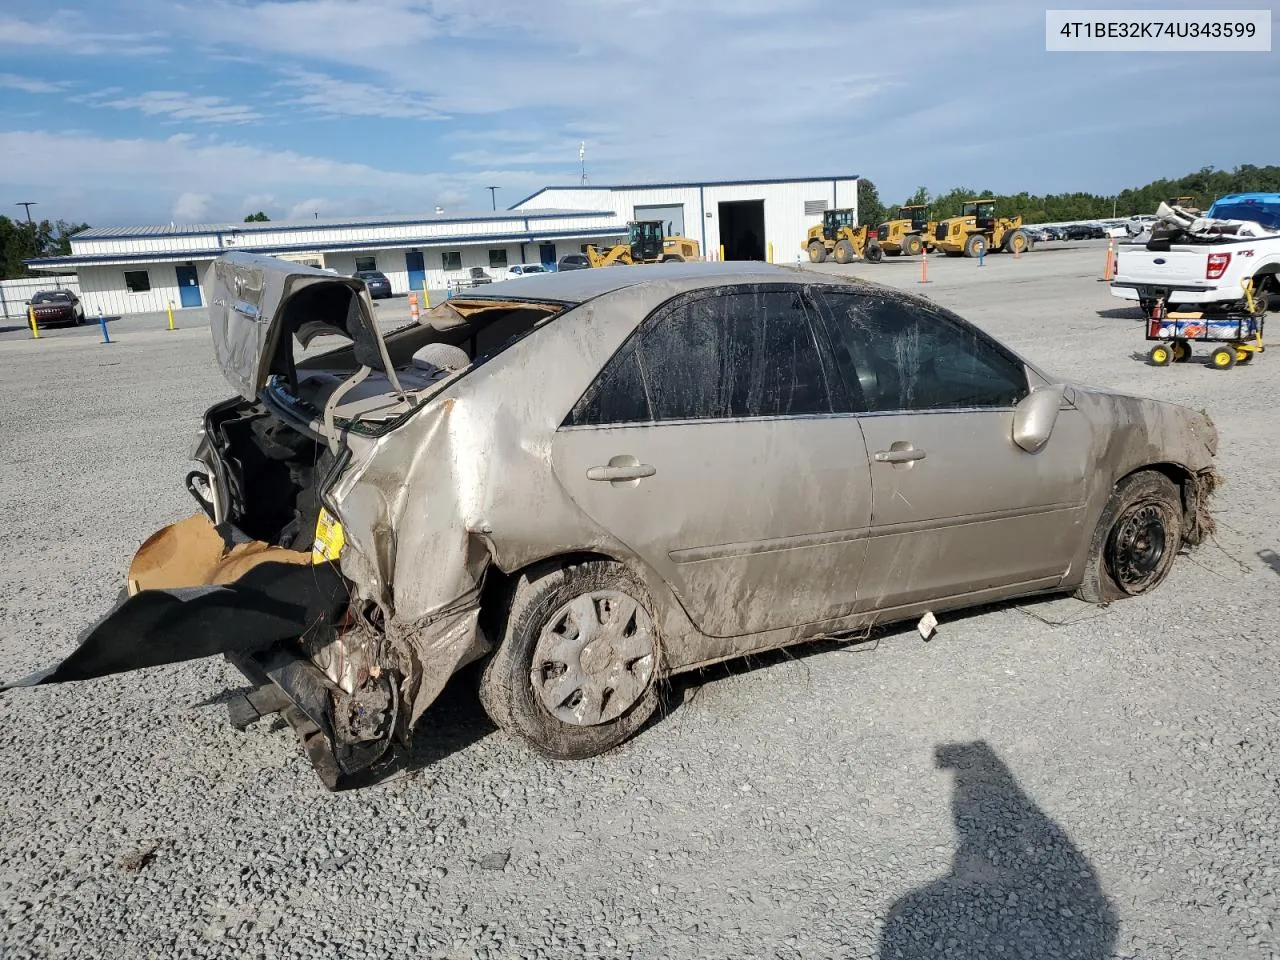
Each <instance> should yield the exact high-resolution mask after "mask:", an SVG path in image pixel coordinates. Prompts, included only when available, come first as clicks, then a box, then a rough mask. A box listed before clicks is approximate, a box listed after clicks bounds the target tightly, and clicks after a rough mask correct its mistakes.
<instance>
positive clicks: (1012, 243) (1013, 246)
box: [1004, 230, 1031, 254]
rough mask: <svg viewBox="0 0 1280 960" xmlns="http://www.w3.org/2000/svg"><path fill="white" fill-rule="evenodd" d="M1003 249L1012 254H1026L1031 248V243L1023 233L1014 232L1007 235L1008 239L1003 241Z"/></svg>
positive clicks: (1019, 231) (1020, 231)
mask: <svg viewBox="0 0 1280 960" xmlns="http://www.w3.org/2000/svg"><path fill="white" fill-rule="evenodd" d="M1004 248H1005V250H1007V251H1008V252H1009V253H1012V254H1022V253H1026V252H1027V250H1029V249H1030V248H1031V241H1030V240H1028V239H1027V235H1026V233H1025V232H1024V231H1022V230H1015V231H1013V233H1011V234H1009V239H1008V240H1006V241H1005V244H1004Z"/></svg>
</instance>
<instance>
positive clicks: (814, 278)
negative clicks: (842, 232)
mask: <svg viewBox="0 0 1280 960" xmlns="http://www.w3.org/2000/svg"><path fill="white" fill-rule="evenodd" d="M535 266H536V264H535ZM671 280H675V281H683V282H682V284H681V285H682V286H684V287H685V288H686V289H696V288H698V287H714V286H716V285H717V284H720V283H749V282H752V281H754V282H756V283H770V282H773V283H779V282H786V283H834V284H843V283H847V282H850V281H852V282H855V283H860V282H862V281H857V280H855V279H854V278H848V279H847V280H846V278H844V277H836V276H832V275H830V274H822V273H818V272H816V271H812V270H797V269H796V268H795V267H780V266H774V265H772V264H768V263H759V262H752V261H728V262H724V261H713V262H709V263H703V262H702V261H693V262H689V263H649V264H641V265H636V266H615V267H597V268H595V269H592V270H569V271H566V272H564V273H560V272H558V271H551V270H549V271H547V272H545V273H541V274H539V275H537V276H535V277H530V278H529V280H528V282H527V283H526V282H524V281H522V282H521V286H520V290H519V293H512V292H511V291H510V290H504V291H503V292H502V299H503V300H526V299H527V300H555V301H559V302H561V303H584V302H586V301H587V300H591V299H593V298H595V297H599V296H602V295H604V294H606V293H612V292H613V291H615V290H621V289H623V288H624V287H633V286H636V285H637V284H644V283H662V282H664V281H671ZM886 289H887V288H886ZM495 296H496V294H495Z"/></svg>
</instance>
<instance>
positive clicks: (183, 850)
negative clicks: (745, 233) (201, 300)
mask: <svg viewBox="0 0 1280 960" xmlns="http://www.w3.org/2000/svg"><path fill="white" fill-rule="evenodd" d="M1055 247H1057V249H1055ZM1102 257H1103V252H1102V248H1101V246H1100V245H1097V244H1078V245H1072V247H1071V248H1069V249H1062V245H1054V244H1050V245H1046V246H1044V247H1041V248H1039V249H1037V250H1036V251H1035V252H1034V253H1032V254H1030V255H1028V256H1024V257H1022V258H1020V259H1018V260H1016V261H1015V260H1013V259H1012V258H1009V257H1004V256H992V257H990V258H988V260H987V261H986V265H985V266H984V267H982V268H978V267H977V266H976V265H975V264H974V262H973V261H970V260H943V259H941V258H935V259H931V261H930V264H929V268H930V274H931V277H932V279H933V280H934V282H933V283H931V284H929V285H928V286H927V287H921V286H919V285H918V284H916V282H915V281H916V279H917V276H918V270H919V265H918V262H911V261H886V262H885V263H883V264H880V265H878V266H871V265H857V266H854V267H851V268H838V267H830V268H826V267H824V268H823V269H830V270H833V271H837V272H838V271H841V270H850V271H852V272H855V273H858V274H861V275H865V276H868V277H874V278H876V279H881V280H885V281H887V282H890V283H898V284H900V285H902V286H904V287H910V288H911V289H915V290H923V291H925V292H926V293H927V294H928V295H929V296H931V297H933V298H935V299H936V300H937V301H939V302H940V303H943V304H946V305H948V306H951V307H953V308H955V309H956V310H958V311H959V312H960V313H962V314H963V315H965V316H967V317H969V318H970V319H972V320H975V321H976V322H978V323H979V324H980V325H981V326H983V327H985V328H986V329H988V330H989V331H991V332H992V333H994V334H996V335H997V336H999V337H1001V338H1003V339H1004V340H1006V341H1007V342H1008V343H1010V344H1011V345H1012V346H1014V347H1015V348H1017V349H1019V350H1021V351H1023V352H1024V353H1025V354H1027V355H1028V356H1030V357H1031V358H1033V359H1035V360H1037V361H1039V362H1041V363H1043V364H1045V365H1046V366H1048V367H1050V368H1052V369H1056V370H1058V371H1061V372H1062V373H1063V374H1065V375H1067V376H1070V377H1072V378H1076V379H1082V380H1088V381H1092V382H1095V383H1098V384H1102V385H1106V386H1113V387H1122V388H1125V389H1127V390H1130V391H1133V392H1140V393H1145V394H1148V395H1152V396H1156V397H1161V398H1166V399H1170V400H1175V401H1179V402H1182V403H1187V404H1190V405H1192V406H1195V407H1197V408H1204V409H1207V410H1208V411H1209V413H1210V414H1211V415H1212V416H1213V418H1214V419H1215V421H1216V422H1217V424H1218V427H1219V430H1220V432H1221V439H1222V446H1221V453H1220V464H1221V469H1222V472H1223V473H1224V474H1225V475H1226V478H1227V484H1226V486H1224V487H1223V488H1222V490H1221V492H1220V495H1219V497H1218V501H1217V509H1218V516H1219V523H1220V530H1219V535H1218V538H1217V541H1216V542H1214V543H1209V544H1206V545H1205V546H1204V547H1202V548H1201V549H1200V550H1198V551H1197V552H1196V553H1195V554H1194V555H1192V556H1190V557H1185V558H1183V559H1181V560H1180V561H1179V563H1178V565H1177V567H1176V568H1175V571H1174V574H1173V576H1172V577H1171V579H1170V580H1169V581H1168V582H1167V583H1166V584H1165V585H1164V586H1163V587H1162V588H1161V589H1160V590H1158V591H1157V592H1156V593H1155V594H1154V595H1151V596H1148V597H1145V598H1141V599H1136V600H1130V601H1126V602H1123V603H1119V604H1115V605H1113V606H1111V607H1110V608H1107V609H1098V608H1093V607H1088V606H1085V605H1083V604H1080V603H1078V602H1076V601H1074V600H1070V599H1058V600H1051V601H1040V602H1034V603H1026V604H1021V605H1004V606H1000V607H996V608H993V609H987V610H984V611H980V612H974V613H970V614H968V615H951V616H947V617H944V618H943V622H942V624H941V627H940V629H939V632H938V635H937V636H936V637H935V638H934V639H933V640H932V641H931V642H930V643H928V644H925V643H922V642H921V640H920V638H919V636H918V635H917V634H916V633H915V631H914V629H912V628H911V627H909V626H904V627H902V628H898V629H891V630H889V631H888V632H887V633H885V634H883V635H882V636H880V637H879V638H878V639H877V640H876V641H875V642H872V643H867V644H863V645H858V646H851V647H839V646H836V645H818V646H816V647H813V648H809V649H804V650H798V651H793V652H792V654H791V655H779V656H774V657H767V658H763V659H759V660H755V661H753V662H752V663H750V664H745V663H738V664H733V665H730V666H727V667H724V668H720V669H716V670H712V671H708V672H706V673H703V674H699V675H697V676H694V677H692V678H689V679H688V680H687V681H682V682H680V683H679V684H678V685H677V686H676V687H675V688H674V689H673V690H672V691H671V696H670V703H669V706H668V709H667V710H666V711H665V716H664V717H663V718H662V719H661V720H660V721H659V722H657V723H655V724H653V725H652V726H651V727H650V728H649V729H648V730H646V731H645V732H644V733H643V734H642V735H641V736H640V737H638V738H637V739H636V740H635V741H633V742H632V743H630V744H628V745H626V746H624V747H623V748H621V749H619V750H617V751H615V752H613V753H611V754H609V755H607V756H604V757H600V758H598V759H596V760H592V761H587V762H579V763H555V762H551V761H547V760H543V759H541V758H539V757H537V756H534V755H532V754H531V753H530V752H529V751H528V750H526V749H525V748H524V747H523V746H521V745H520V744H518V743H515V742H513V741H512V740H510V739H509V738H507V737H506V736H504V735H502V734H500V733H497V732H494V731H493V730H492V728H491V727H490V725H489V724H488V723H487V721H486V720H485V719H484V716H483V714H482V713H481V712H480V711H479V709H478V707H477V706H476V705H475V704H474V700H473V697H472V696H471V694H470V691H469V690H468V689H467V688H466V685H465V684H464V683H459V682H455V683H454V684H453V685H452V686H451V687H450V689H449V690H448V691H447V692H446V694H445V695H444V697H443V698H442V700H441V702H440V703H439V704H438V705H437V706H436V707H435V708H433V709H432V711H431V712H430V713H429V714H428V716H427V718H426V720H425V721H424V724H425V727H426V728H428V729H429V730H430V731H431V735H430V736H426V737H423V738H422V740H423V741H424V742H423V745H422V746H421V747H420V749H419V753H418V754H417V755H416V756H415V758H414V759H415V765H414V768H413V770H412V772H410V773H408V774H406V775H403V776H400V777H399V778H397V779H394V780H392V781H390V782H386V783H383V784H381V785H378V786H374V787H371V788H368V789H364V790H359V791H354V792H348V793H345V794H339V795H330V794H327V793H325V792H324V790H323V789H322V788H321V786H320V784H319V782H318V780H317V779H316V777H315V776H314V775H313V773H312V772H311V770H310V768H309V766H308V764H307V763H306V761H305V759H304V758H303V756H302V754H301V752H300V750H299V749H298V747H297V745H296V743H295V741H294V739H293V736H292V734H291V733H290V732H289V731H288V730H287V729H282V728H281V727H280V726H279V725H269V724H266V723H263V724H259V725H258V726H257V727H255V728H251V729H250V730H249V731H248V732H246V733H237V732H236V731H234V730H233V729H231V728H230V726H229V725H228V724H227V722H226V717H225V709H224V703H225V700H226V698H227V694H228V692H229V691H233V690H235V689H238V688H240V687H241V686H242V682H241V680H240V678H239V677H238V675H237V674H236V673H235V672H234V671H233V670H231V669H230V668H229V667H228V666H226V665H225V664H223V663H222V662H220V661H205V662H200V663H195V664H187V665H181V666H175V667H167V668H160V669H155V670H151V671H147V672H145V673H141V674H133V675H130V676H123V677H118V678H112V679H108V680H104V681H99V682H93V683H87V684H81V685H69V686H64V687H54V688H39V689H33V690H22V691H15V692H10V693H8V694H4V695H0V786H2V788H3V789H2V790H0V823H3V824H4V829H3V830H0V851H2V854H0V956H3V957H7V958H21V957H90V956H93V957H98V956H101V957H120V958H124V957H141V956H153V957H170V956H182V957H270V958H275V957H295V956H296V957H308V958H310V957H347V956H359V957H406V956H414V957H449V958H473V957H504V958H506V957H513V958H514V957H556V958H559V957H615V956H616V957H646V958H648V957H653V958H660V957H661V958H666V957H747V956H751V957H755V956H770V957H783V958H792V957H795V958H799V957H804V958H814V957H884V958H889V957H913V958H914V957H964V958H979V957H981V958H992V957H1057V956H1062V957H1079V958H1089V960H1093V958H1105V957H1112V956H1114V957H1126V958H1137V957H1141V958H1144V960H1145V958H1158V957H1179V958H1181V957H1215V958H1216V957H1231V958H1253V957H1277V956H1280V911H1278V910H1277V887H1280V856H1278V852H1277V844H1278V843H1280V841H1278V840H1277V836H1278V834H1280V801H1278V800H1277V797H1278V793H1277V787H1278V786H1280V784H1278V783H1277V780H1278V779H1280V778H1278V773H1280V762H1278V761H1277V748H1280V722H1278V719H1280V718H1278V716H1277V714H1278V713H1280V709H1278V704H1280V698H1278V697H1277V694H1276V679H1275V678H1276V667H1277V665H1278V662H1280V654H1278V653H1277V646H1276V643H1277V640H1278V639H1280V630H1278V628H1277V625H1276V615H1277V612H1278V609H1280V603H1278V601H1280V559H1276V557H1275V554H1274V553H1269V552H1268V551H1276V552H1280V472H1278V471H1277V470H1276V450H1277V449H1280V417H1278V416H1277V414H1276V412H1275V390H1276V385H1277V383H1280V379H1278V376H1280V367H1277V364H1280V357H1272V356H1270V355H1268V356H1263V357H1261V358H1259V359H1258V360H1257V361H1255V362H1254V363H1253V364H1252V365H1250V366H1248V367H1243V368H1237V369H1235V370H1233V371H1230V372H1227V373H1222V372H1216V371H1212V370H1210V369H1208V368H1207V367H1206V366H1205V365H1204V364H1203V362H1202V361H1201V362H1195V363H1191V364H1187V365H1179V366H1172V367H1168V368H1165V369H1154V368H1152V367H1149V366H1147V365H1145V363H1143V362H1140V361H1139V360H1138V359H1135V356H1136V355H1141V354H1142V353H1143V352H1144V351H1145V346H1146V345H1145V344H1144V342H1143V340H1142V336H1141V329H1140V325H1139V324H1138V323H1137V321H1136V319H1135V316H1134V315H1131V314H1130V313H1128V312H1126V311H1125V310H1124V308H1123V306H1122V305H1121V304H1120V302H1119V301H1116V300H1113V299H1111V298H1110V297H1109V296H1108V294H1107V290H1106V287H1105V285H1103V284H1101V283H1098V282H1096V278H1097V276H1098V275H1099V274H1100V271H1101V267H1102ZM403 309H404V301H403V300H401V301H390V302H388V303H386V304H384V305H383V307H381V308H380V310H381V311H384V312H383V315H384V316H386V317H390V316H391V315H392V313H393V312H394V311H396V310H403ZM153 321H154V318H129V319H126V320H122V321H119V322H118V324H116V325H115V327H114V329H115V330H116V332H115V333H114V334H113V336H115V337H116V339H117V340H118V341H119V342H117V343H115V344H113V345H111V346H102V345H99V344H97V343H96V342H95V340H96V335H95V331H93V330H92V329H89V330H73V331H65V332H64V331H56V332H55V335H53V336H49V337H46V338H44V339H42V340H41V342H40V343H38V344H37V343H34V342H32V341H30V340H27V339H23V338H21V337H20V336H18V337H12V336H9V337H5V338H4V342H0V370H2V371H3V373H2V374H0V390H2V391H3V400H4V407H3V411H4V412H3V416H2V418H0V518H2V523H3V530H4V531H5V537H4V541H5V550H4V553H3V556H0V597H3V601H0V604H2V605H0V676H3V677H7V678H12V677H15V676H18V675H22V674H25V673H26V672H28V671H29V670H32V669H34V668H37V667H39V666H43V665H45V664H47V663H49V662H52V661H53V660H55V659H56V658H57V657H59V656H60V655H61V654H63V653H65V652H66V651H67V650H68V649H70V647H71V646H72V644H73V641H74V637H75V635H76V633H77V632H78V631H79V630H80V629H81V628H83V627H84V626H85V625H86V624H88V623H89V622H90V621H91V620H92V619H94V617H95V616H97V615H98V614H100V613H101V612H102V611H104V610H105V609H106V608H107V606H108V605H109V603H110V602H111V600H112V598H113V597H114V595H115V594H116V591H117V589H118V587H119V585H120V583H121V578H122V574H123V570H124V568H125V564H126V563H127V561H128V559H129V557H130V556H131V555H132V552H133V550H134V549H135V548H136V547H137V545H138V543H139V542H140V541H141V540H142V539H143V538H144V537H145V536H146V535H147V534H148V533H150V532H151V531H152V530H153V529H154V528H156V527H157V526H159V525H161V524H163V523H166V522H170V521H172V520H175V519H178V518H180V517H182V516H184V515H186V514H187V513H189V512H190V510H191V505H190V503H189V500H188V498H187V495H186V493H185V492H184V491H183V489H182V476H183V475H184V472H185V468H186V460H185V458H186V454H187V451H188V448H189V444H190V442H191V439H192V437H193V435H194V432H195V429H196V427H197V424H198V420H199V416H200V414H201V412H202V411H203V409H204V408H205V407H206V406H207V405H208V404H209V403H211V402H212V401H214V400H217V399H220V398H221V397H223V396H224V395H226V394H227V392H228V390H227V387H226V386H225V384H224V383H223V382H222V381H221V379H220V376H219V374H218V373H217V371H216V369H215V368H214V367H213V364H212V359H211V351H210V348H209V344H208V332H207V328H203V327H201V326H200V324H199V317H198V315H196V314H195V313H191V312H187V313H184V314H183V315H182V316H181V317H180V327H181V329H179V330H178V331H176V332H174V333H169V332H167V331H165V330H163V324H162V323H161V324H156V323H155V322H153ZM1201 353H1202V356H1203V353H1204V351H1203V350H1202V351H1201ZM1197 359H1198V361H1200V358H1197Z"/></svg>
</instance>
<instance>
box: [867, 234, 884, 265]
mask: <svg viewBox="0 0 1280 960" xmlns="http://www.w3.org/2000/svg"><path fill="white" fill-rule="evenodd" d="M864 256H865V257H866V259H867V263H879V262H880V261H881V260H883V259H884V248H883V247H882V246H880V244H878V243H876V242H875V241H874V240H873V241H872V242H871V243H868V244H867V249H866V250H865V251H864Z"/></svg>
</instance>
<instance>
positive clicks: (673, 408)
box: [570, 290, 831, 423]
mask: <svg viewBox="0 0 1280 960" xmlns="http://www.w3.org/2000/svg"><path fill="white" fill-rule="evenodd" d="M615 368H616V369H615ZM598 384H599V388H598V389H597V388H595V387H593V388H592V390H589V391H588V392H587V394H586V395H585V396H584V397H583V400H582V401H580V402H579V407H578V408H575V410H574V413H573V415H572V416H571V418H570V422H571V423H619V422H631V421H633V420H635V419H641V418H642V417H646V416H647V417H651V418H652V419H653V420H715V419H727V418H736V417H769V416H787V415H802V414H819V413H830V412H831V392H830V388H829V385H828V382H827V377H826V374H825V371H824V370H823V366H822V361H821V358H820V356H819V353H818V347H817V344H816V342H815V339H814V333H813V329H812V327H811V325H810V322H809V316H808V313H807V311H806V309H805V304H804V301H803V299H802V298H801V296H800V293H799V291H795V290H770V291H761V292H757V293H746V292H744V293H732V294H726V295H721V296H710V297H707V296H703V297H696V298H686V299H683V300H681V301H678V302H677V303H676V304H673V305H671V306H669V307H667V308H664V309H663V310H662V311H660V312H659V313H658V314H656V315H655V316H654V317H652V318H650V319H649V320H647V321H646V322H645V325H644V326H643V327H642V328H641V330H640V331H639V333H638V334H637V335H636V336H635V337H633V338H632V339H631V341H629V342H628V343H627V344H626V346H624V347H623V349H622V350H621V351H619V353H618V354H617V355H616V356H615V357H614V358H613V360H611V361H610V362H609V364H608V365H607V366H606V368H605V371H604V372H603V373H602V375H601V377H600V378H599V380H598ZM641 389H643V394H644V396H645V397H647V405H646V406H647V410H645V409H642V407H641V406H640V405H638V404H636V402H635V399H634V397H635V396H637V395H639V391H640V390H641ZM614 391H619V392H621V391H626V392H627V394H628V395H627V396H625V397H624V396H613V395H612V392H614ZM622 411H626V416H627V417H628V420H623V419H620V415H621V412H622Z"/></svg>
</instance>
